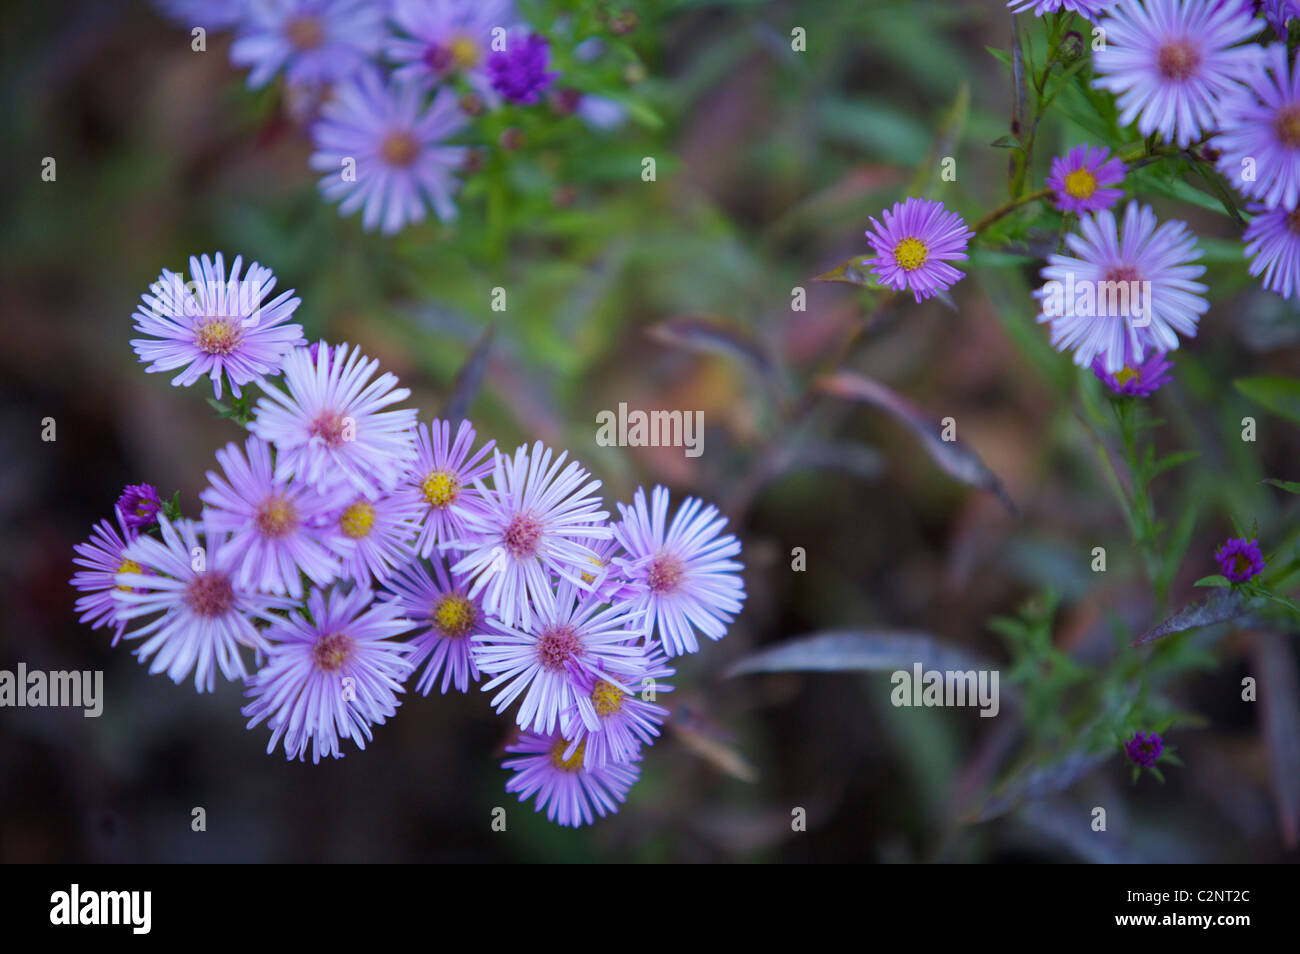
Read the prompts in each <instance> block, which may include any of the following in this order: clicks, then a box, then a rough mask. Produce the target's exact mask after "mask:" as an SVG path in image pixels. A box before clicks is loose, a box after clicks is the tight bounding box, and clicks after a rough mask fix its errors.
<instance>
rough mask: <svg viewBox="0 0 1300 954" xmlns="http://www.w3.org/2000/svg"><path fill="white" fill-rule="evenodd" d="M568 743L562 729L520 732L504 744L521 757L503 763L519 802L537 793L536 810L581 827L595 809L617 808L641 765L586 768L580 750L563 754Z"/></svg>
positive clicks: (601, 812) (602, 811)
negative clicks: (559, 731)
mask: <svg viewBox="0 0 1300 954" xmlns="http://www.w3.org/2000/svg"><path fill="white" fill-rule="evenodd" d="M568 747H569V742H568V741H567V740H566V739H565V738H564V737H563V736H560V735H536V734H534V733H532V732H521V733H520V734H519V739H518V741H516V742H515V743H513V744H512V745H507V746H506V751H507V752H511V753H514V754H515V755H516V756H518V757H517V758H512V759H506V760H505V761H504V762H502V763H501V767H502V768H506V769H510V770H511V771H512V772H514V773H515V774H514V775H513V776H511V778H510V781H508V782H506V791H507V792H517V793H519V800H520V801H521V802H523V801H527V800H528V799H529V798H531V797H532V796H534V795H536V796H537V811H539V812H540V811H543V810H545V812H546V818H547V820H549V821H553V822H558V823H559V824H561V825H564V826H565V827H567V828H577V827H578V826H580V825H590V824H591V823H592V822H594V821H595V817H594V816H593V814H592V812H593V810H594V811H595V814H596V815H599V816H600V817H601V818H604V817H605V816H606V815H612V814H614V813H615V812H617V811H618V807H619V805H621V804H622V803H623V801H624V800H625V799H626V798H627V792H628V789H630V788H631V787H632V786H633V785H634V784H635V783H636V780H637V778H638V777H639V776H640V774H641V769H640V766H638V765H637V764H636V763H635V762H610V763H607V764H606V765H605V766H604V767H602V768H588V767H587V766H586V764H585V762H584V752H582V751H576V752H574V753H573V754H572V755H570V756H569V757H567V758H566V757H565V755H564V752H565V750H566V749H567V748H568ZM580 748H581V747H580Z"/></svg>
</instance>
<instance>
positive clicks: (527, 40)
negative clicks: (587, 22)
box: [488, 30, 560, 103]
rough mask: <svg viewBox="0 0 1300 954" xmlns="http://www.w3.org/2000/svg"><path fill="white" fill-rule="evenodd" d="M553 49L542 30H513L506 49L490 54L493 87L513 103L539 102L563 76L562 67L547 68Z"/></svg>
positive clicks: (489, 68)
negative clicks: (556, 79) (532, 31)
mask: <svg viewBox="0 0 1300 954" xmlns="http://www.w3.org/2000/svg"><path fill="white" fill-rule="evenodd" d="M550 49H551V46H550V44H549V43H548V42H547V41H546V37H544V36H542V35H540V34H538V33H530V32H528V31H526V30H515V31H513V32H512V33H511V34H510V35H509V36H508V38H507V43H506V48H505V49H504V50H503V51H501V52H499V53H493V54H492V55H491V56H490V57H488V75H489V76H491V78H492V88H493V89H495V90H496V91H497V92H498V93H500V94H501V95H502V96H503V97H504V98H505V99H507V100H508V101H510V102H512V103H535V102H537V101H538V100H539V99H540V98H541V93H542V91H543V90H544V89H546V87H548V86H550V85H551V83H552V82H554V80H555V78H556V77H557V76H559V75H560V73H559V70H553V71H548V70H547V69H546V65H547V59H548V57H549V55H550Z"/></svg>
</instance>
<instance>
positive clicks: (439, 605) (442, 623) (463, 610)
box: [431, 593, 478, 639]
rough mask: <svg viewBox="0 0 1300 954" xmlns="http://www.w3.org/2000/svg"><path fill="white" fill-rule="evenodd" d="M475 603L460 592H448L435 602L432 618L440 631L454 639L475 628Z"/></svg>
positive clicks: (465, 634)
mask: <svg viewBox="0 0 1300 954" xmlns="http://www.w3.org/2000/svg"><path fill="white" fill-rule="evenodd" d="M477 615H478V614H476V613H475V612H474V604H473V603H471V602H470V601H469V600H468V599H466V598H465V597H464V596H462V595H461V594H459V593H447V594H446V595H444V596H443V597H442V598H441V599H439V600H438V601H437V602H436V603H434V604H433V613H432V614H431V619H432V621H433V624H434V625H435V626H437V627H438V631H439V632H440V633H442V635H444V636H449V637H451V638H452V639H460V638H461V637H463V636H467V635H468V634H469V631H470V630H471V629H473V628H474V623H475V618H476V616H477Z"/></svg>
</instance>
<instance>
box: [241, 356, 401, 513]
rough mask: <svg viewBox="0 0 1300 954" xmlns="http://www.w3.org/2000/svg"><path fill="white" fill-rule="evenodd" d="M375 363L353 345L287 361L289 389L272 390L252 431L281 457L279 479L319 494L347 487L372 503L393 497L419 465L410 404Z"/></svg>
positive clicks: (392, 377)
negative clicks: (299, 483)
mask: <svg viewBox="0 0 1300 954" xmlns="http://www.w3.org/2000/svg"><path fill="white" fill-rule="evenodd" d="M378 368H379V362H378V361H377V360H374V359H371V358H367V357H366V356H365V355H363V354H362V353H361V348H360V347H354V348H352V349H351V351H349V350H348V346H347V345H339V346H337V347H334V348H328V347H327V348H319V349H317V351H316V354H315V356H313V355H312V353H311V350H310V349H309V348H298V349H296V350H295V351H293V352H291V353H290V354H289V356H288V357H287V358H285V361H284V387H285V390H283V391H282V390H280V389H279V388H276V387H271V386H269V385H268V386H267V387H266V388H265V390H266V396H265V397H263V398H259V399H258V402H257V407H256V409H255V413H254V415H253V420H252V422H251V423H250V424H249V430H251V431H252V432H253V433H254V434H256V435H257V436H258V437H260V438H261V439H262V440H264V441H270V442H271V443H272V444H274V445H275V449H276V467H275V475H276V477H279V478H281V479H284V478H288V477H291V476H293V477H297V478H298V479H299V480H303V481H305V482H307V483H308V484H311V485H312V486H313V487H316V488H317V489H320V490H330V489H332V488H333V487H335V486H337V485H339V484H347V485H349V486H351V487H352V488H353V489H354V490H356V491H357V492H358V493H359V494H361V495H362V496H364V497H365V498H366V499H367V500H376V499H378V498H379V497H380V496H381V495H382V494H384V493H387V492H388V491H390V490H392V489H393V487H395V486H396V485H397V482H398V481H399V480H400V479H401V478H402V475H403V474H405V473H406V471H407V469H408V468H409V467H410V466H411V462H412V461H413V460H414V459H415V436H414V435H415V418H416V411H415V409H414V408H399V409H396V410H391V411H386V410H384V408H386V407H388V406H389V405H391V404H396V403H397V402H398V401H405V400H406V399H407V398H408V397H410V396H411V392H410V390H409V389H407V388H399V387H397V378H396V376H395V375H393V374H391V373H389V372H385V373H384V374H381V375H380V376H379V377H377V378H374V380H371V378H373V377H374V374H375V371H376V370H377V369H378Z"/></svg>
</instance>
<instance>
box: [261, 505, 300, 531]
mask: <svg viewBox="0 0 1300 954" xmlns="http://www.w3.org/2000/svg"><path fill="white" fill-rule="evenodd" d="M256 522H257V529H258V530H259V531H260V532H261V534H262V536H264V537H282V536H284V535H285V534H286V533H288V532H289V531H290V530H292V529H293V528H294V527H296V526H297V525H298V511H297V510H296V509H295V508H294V506H293V504H292V503H291V502H290V501H289V500H287V499H286V498H284V497H280V496H275V497H268V498H267V499H266V500H264V501H263V502H262V505H261V506H260V507H258V508H257V517H256Z"/></svg>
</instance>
